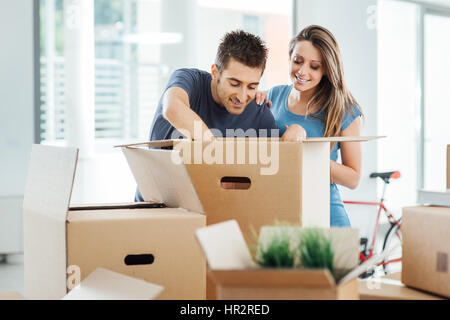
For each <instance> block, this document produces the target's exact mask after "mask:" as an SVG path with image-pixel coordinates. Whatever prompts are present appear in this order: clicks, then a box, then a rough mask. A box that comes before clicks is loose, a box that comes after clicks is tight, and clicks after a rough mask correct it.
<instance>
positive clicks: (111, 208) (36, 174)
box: [23, 145, 206, 299]
mask: <svg viewBox="0 0 450 320" xmlns="http://www.w3.org/2000/svg"><path fill="white" fill-rule="evenodd" d="M77 159H78V150H77V149H74V148H60V147H50V146H43V145H33V147H32V152H31V161H30V167H29V172H28V179H27V185H26V190H25V196H24V205H23V211H24V275H25V296H26V297H27V298H29V299H61V298H62V297H64V296H65V295H66V293H67V291H68V289H69V290H70V289H71V286H72V285H74V283H73V281H72V280H73V279H74V278H76V277H79V279H78V281H79V280H83V279H85V278H86V276H87V275H89V274H90V273H91V272H93V271H94V270H95V269H97V268H99V267H101V268H105V269H108V270H111V271H115V272H118V273H121V274H124V275H129V276H132V277H134V278H138V279H143V280H145V281H147V282H151V283H155V284H158V285H161V286H164V288H165V290H164V292H163V293H162V294H161V295H160V296H159V297H158V298H159V299H204V298H205V286H206V280H205V278H206V262H205V259H204V256H203V254H202V252H201V250H200V248H199V246H198V244H197V241H196V239H195V236H194V231H195V230H196V229H197V228H200V227H204V226H205V225H206V221H205V220H206V219H205V216H204V214H203V213H202V212H203V211H202V210H201V206H199V205H198V203H199V202H198V201H197V202H196V201H195V198H196V194H195V190H194V189H193V188H192V186H191V187H190V188H189V184H190V180H189V176H188V174H187V172H186V170H184V171H183V169H184V168H183V167H181V166H180V167H177V168H174V170H177V169H178V170H177V171H176V172H173V176H174V177H176V181H167V179H166V180H165V181H166V182H167V183H166V184H164V181H160V184H159V186H160V187H161V189H160V190H156V191H158V192H159V194H160V195H163V196H164V199H167V202H164V203H143V204H134V203H133V204H118V205H117V204H111V205H101V206H89V205H85V206H77V207H73V208H70V207H69V204H70V197H71V193H72V186H73V181H74V176H75V170H76V164H77ZM160 159H161V158H160ZM161 161H163V162H164V160H163V159H161Z"/></svg>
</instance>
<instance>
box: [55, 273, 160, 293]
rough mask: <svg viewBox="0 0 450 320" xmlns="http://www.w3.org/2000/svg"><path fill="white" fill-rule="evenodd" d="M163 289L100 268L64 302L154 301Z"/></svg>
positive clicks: (82, 282) (73, 290) (72, 291)
mask: <svg viewBox="0 0 450 320" xmlns="http://www.w3.org/2000/svg"><path fill="white" fill-rule="evenodd" d="M163 289H164V288H163V287H162V286H159V285H156V284H153V283H150V282H147V281H144V280H140V279H135V278H132V277H129V276H126V275H123V274H120V273H117V272H113V271H110V270H106V269H102V268H98V269H95V270H94V271H93V272H92V273H91V274H90V275H89V276H87V277H86V278H85V279H84V280H83V281H81V283H80V284H79V285H78V286H76V287H75V288H73V289H72V290H71V291H70V292H69V293H68V294H67V295H66V296H65V297H64V298H63V300H153V299H155V298H156V297H157V296H158V295H159V294H160V293H161V292H162V291H163Z"/></svg>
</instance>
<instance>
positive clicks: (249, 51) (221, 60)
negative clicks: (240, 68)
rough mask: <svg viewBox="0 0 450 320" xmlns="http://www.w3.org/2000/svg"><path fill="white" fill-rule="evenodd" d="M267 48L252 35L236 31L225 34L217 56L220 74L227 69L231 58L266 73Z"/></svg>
mask: <svg viewBox="0 0 450 320" xmlns="http://www.w3.org/2000/svg"><path fill="white" fill-rule="evenodd" d="M267 51H268V50H267V48H266V46H265V44H264V42H263V41H262V40H261V39H260V38H259V37H258V36H255V35H253V34H251V33H248V32H245V31H242V30H236V31H232V32H229V33H227V34H225V36H224V37H223V39H222V42H221V43H220V45H219V48H218V50H217V55H216V62H215V64H216V65H217V68H218V69H219V72H222V70H224V69H226V67H227V65H228V62H229V61H230V58H233V59H235V60H236V61H238V62H240V63H242V64H244V65H246V66H248V67H251V68H262V72H261V74H262V73H263V72H264V69H265V67H266V60H267Z"/></svg>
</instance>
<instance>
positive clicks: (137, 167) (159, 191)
mask: <svg viewBox="0 0 450 320" xmlns="http://www.w3.org/2000/svg"><path fill="white" fill-rule="evenodd" d="M122 151H123V153H124V155H125V157H126V159H127V161H128V165H129V166H130V168H131V171H132V172H133V175H134V178H135V179H136V182H137V185H138V187H139V190H140V191H141V194H142V196H143V198H144V200H145V201H155V202H162V203H164V204H165V205H167V206H168V207H182V208H184V209H187V210H190V211H194V212H199V213H204V210H203V206H202V204H201V202H200V199H199V198H198V195H197V192H196V191H195V188H194V186H193V184H192V182H191V178H190V176H189V174H188V172H187V170H186V167H185V165H184V164H183V161H182V160H181V157H180V155H179V151H171V150H158V149H141V148H134V147H125V148H122Z"/></svg>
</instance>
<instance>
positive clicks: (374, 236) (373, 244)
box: [344, 183, 401, 265]
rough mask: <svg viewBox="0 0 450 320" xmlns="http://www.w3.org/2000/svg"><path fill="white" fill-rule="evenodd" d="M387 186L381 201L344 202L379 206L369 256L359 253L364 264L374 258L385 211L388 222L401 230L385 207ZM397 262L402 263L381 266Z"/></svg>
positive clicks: (394, 260) (383, 263)
mask: <svg viewBox="0 0 450 320" xmlns="http://www.w3.org/2000/svg"><path fill="white" fill-rule="evenodd" d="M386 186H387V183H385V184H384V187H383V194H382V196H381V199H380V201H344V203H345V204H359V205H368V206H378V213H377V219H376V223H375V229H374V232H373V235H372V241H371V243H370V247H369V254H368V255H367V257H366V256H364V255H363V254H362V253H361V252H360V253H359V259H360V260H361V262H364V261H366V260H368V259H370V258H372V256H373V251H374V248H375V240H376V237H377V233H378V226H379V222H380V216H381V211H384V214H385V215H386V217H387V219H388V222H389V223H390V224H391V225H393V224H394V223H395V224H396V225H397V226H398V227H399V228H400V223H399V221H398V220H397V219H395V218H394V216H393V215H392V214H391V213H390V212H389V210H388V209H387V208H386V207H385V205H384V195H385V192H386ZM397 261H401V258H399V259H392V260H389V261H386V262H382V263H380V264H379V265H386V264H388V263H391V262H397Z"/></svg>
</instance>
